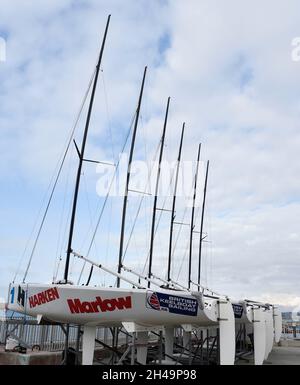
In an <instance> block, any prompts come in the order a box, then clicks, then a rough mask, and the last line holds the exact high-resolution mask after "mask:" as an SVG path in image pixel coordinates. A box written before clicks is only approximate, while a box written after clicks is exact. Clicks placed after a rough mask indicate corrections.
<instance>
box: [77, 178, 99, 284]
mask: <svg viewBox="0 0 300 385" xmlns="http://www.w3.org/2000/svg"><path fill="white" fill-rule="evenodd" d="M83 184H84V190H85V196H86V200H87V205H88V211H89V214H90V219H91V223H92V211H91V205H90V201H89V197H88V193H87V183H86V177H85V174H83ZM93 245H94V248H95V253H96V255H98V247H97V244H96V240H95V241H94V242H93ZM73 259H74V258H73ZM92 267H93V266H92ZM92 273H93V268H91V270H90V274H89V277H88V280H87V282H86V284H85V286H88V285H89V283H90V280H91V278H92Z"/></svg>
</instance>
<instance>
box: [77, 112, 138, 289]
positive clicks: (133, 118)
mask: <svg viewBox="0 0 300 385" xmlns="http://www.w3.org/2000/svg"><path fill="white" fill-rule="evenodd" d="M135 116H136V112H135V113H134V115H133V117H132V120H131V123H130V127H129V130H128V132H127V135H126V138H125V142H124V144H123V147H122V149H121V153H123V152H124V150H125V147H126V144H127V142H128V139H129V136H130V132H131V130H132V127H133V123H134V120H135ZM120 160H121V159H120V158H119V159H118V161H117V163H116V167H115V171H114V174H113V176H112V179H111V182H110V185H109V189H108V192H107V193H106V196H105V199H104V202H103V204H102V208H101V211H100V214H99V217H98V220H97V223H96V227H95V230H94V233H93V236H92V239H91V242H90V245H89V248H88V251H87V257H88V256H89V253H90V250H91V248H92V244H93V242H94V239H95V237H96V234H97V231H98V227H99V224H100V221H101V218H102V215H103V212H104V209H105V206H106V202H107V200H108V197H109V194H110V191H111V188H112V186H113V182H114V179H115V177H116V175H117V170H118V168H119V164H120ZM99 203H100V202H99ZM85 266H86V261H84V263H83V266H82V269H81V272H80V274H79V278H78V284H79V282H80V280H81V277H82V274H83V271H84V268H85Z"/></svg>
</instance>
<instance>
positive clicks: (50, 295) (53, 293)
mask: <svg viewBox="0 0 300 385" xmlns="http://www.w3.org/2000/svg"><path fill="white" fill-rule="evenodd" d="M56 299H59V293H58V290H57V288H56V287H54V288H51V289H48V290H45V291H42V292H41V293H38V294H35V295H32V296H31V297H29V305H30V307H35V306H37V305H41V304H44V303H47V302H51V301H54V300H56Z"/></svg>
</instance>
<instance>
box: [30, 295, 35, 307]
mask: <svg viewBox="0 0 300 385" xmlns="http://www.w3.org/2000/svg"><path fill="white" fill-rule="evenodd" d="M29 305H30V307H34V306H35V305H34V302H33V298H32V297H29Z"/></svg>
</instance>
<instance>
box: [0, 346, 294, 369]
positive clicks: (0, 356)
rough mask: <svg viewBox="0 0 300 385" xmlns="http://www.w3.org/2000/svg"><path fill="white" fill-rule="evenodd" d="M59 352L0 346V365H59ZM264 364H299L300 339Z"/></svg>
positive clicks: (246, 361)
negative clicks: (20, 350)
mask: <svg viewBox="0 0 300 385" xmlns="http://www.w3.org/2000/svg"><path fill="white" fill-rule="evenodd" d="M60 363H61V352H29V353H27V354H21V353H12V352H5V351H4V348H3V347H0V365H59V364H60ZM237 364H238V365H253V358H252V357H251V356H248V357H247V358H245V359H243V360H239V361H238V362H237ZM264 365H300V340H291V341H286V340H282V341H281V342H280V344H279V346H274V347H273V350H272V352H271V353H270V355H269V357H268V360H267V361H265V362H264Z"/></svg>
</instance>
